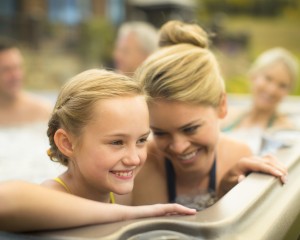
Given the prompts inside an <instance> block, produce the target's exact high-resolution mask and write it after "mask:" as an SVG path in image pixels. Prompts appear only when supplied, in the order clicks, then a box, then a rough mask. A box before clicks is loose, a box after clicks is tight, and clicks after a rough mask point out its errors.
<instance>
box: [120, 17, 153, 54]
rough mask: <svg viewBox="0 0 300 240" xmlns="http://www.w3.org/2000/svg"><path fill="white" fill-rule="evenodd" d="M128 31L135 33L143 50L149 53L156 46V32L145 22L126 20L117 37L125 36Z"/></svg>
mask: <svg viewBox="0 0 300 240" xmlns="http://www.w3.org/2000/svg"><path fill="white" fill-rule="evenodd" d="M130 33H133V34H135V35H136V37H137V39H138V41H139V42H140V44H141V46H142V48H143V50H144V51H145V52H146V53H148V54H150V53H152V52H154V51H155V50H156V49H157V47H158V32H157V30H156V29H155V28H154V27H153V26H152V25H150V24H148V23H146V22H126V23H124V24H122V25H121V27H120V29H119V37H121V36H126V35H128V34H130Z"/></svg>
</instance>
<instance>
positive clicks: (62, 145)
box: [54, 128, 74, 157]
mask: <svg viewBox="0 0 300 240" xmlns="http://www.w3.org/2000/svg"><path fill="white" fill-rule="evenodd" d="M54 142H55V145H56V146H57V148H58V149H59V151H60V152H61V153H62V154H64V155H65V156H66V157H71V156H72V155H73V152H74V149H73V145H72V139H71V137H70V135H69V134H68V133H67V132H66V131H65V130H64V129H61V128H59V129H58V130H57V131H56V132H55V134H54Z"/></svg>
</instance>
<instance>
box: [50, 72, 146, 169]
mask: <svg viewBox="0 0 300 240" xmlns="http://www.w3.org/2000/svg"><path fill="white" fill-rule="evenodd" d="M135 95H143V91H142V88H141V87H140V86H139V84H138V83H136V82H134V81H132V79H131V78H128V77H126V76H124V75H121V74H117V73H113V72H109V71H106V70H97V69H92V70H87V71H84V72H82V73H80V74H78V75H76V76H75V77H73V78H72V79H71V80H70V81H68V82H67V83H66V84H65V85H64V86H63V87H62V89H61V91H60V93H59V95H58V98H57V101H56V104H55V106H54V110H53V112H52V116H51V118H50V120H49V123H48V131H47V135H48V137H49V142H50V149H49V150H48V155H49V157H50V159H51V160H53V161H57V162H60V163H61V164H63V165H65V166H67V165H68V158H67V157H66V156H65V155H64V154H62V153H61V152H60V151H59V149H58V147H57V146H56V144H55V142H54V134H55V132H56V131H57V130H58V129H59V128H63V129H64V130H65V131H67V132H69V133H71V134H72V135H73V136H76V137H78V136H80V134H81V132H82V129H83V128H84V127H85V126H86V125H87V124H88V122H89V121H90V119H91V118H92V116H93V107H94V104H95V103H96V102H97V101H99V100H101V99H109V98H114V97H123V96H135Z"/></svg>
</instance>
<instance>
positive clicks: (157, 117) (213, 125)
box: [133, 21, 287, 209]
mask: <svg viewBox="0 0 300 240" xmlns="http://www.w3.org/2000/svg"><path fill="white" fill-rule="evenodd" d="M159 44H160V47H161V48H160V50H158V51H157V52H155V53H154V54H152V55H151V56H150V57H149V58H148V59H147V60H146V61H145V62H144V63H143V64H142V65H141V67H140V68H139V69H138V71H137V73H136V75H135V79H136V80H137V81H139V82H141V84H142V85H143V87H144V90H145V92H146V93H147V95H148V107H149V112H150V127H151V129H152V132H153V141H152V142H151V143H149V148H148V159H147V161H146V164H145V166H144V167H143V169H142V170H141V172H140V174H139V175H138V176H137V178H136V182H135V187H134V191H133V204H134V205H140V204H146V203H147V204H151V203H158V202H159V203H167V202H180V203H182V204H186V205H188V206H193V207H195V208H197V209H202V208H205V207H207V206H209V205H211V204H213V203H214V202H215V201H216V199H217V196H222V195H223V194H224V193H225V192H227V191H228V190H229V189H230V188H232V187H233V186H234V185H235V184H237V183H238V180H241V179H242V178H243V177H244V175H246V174H247V173H248V172H250V171H261V172H265V173H269V174H273V175H274V176H277V177H281V178H282V180H283V181H284V176H285V175H286V174H287V172H286V169H285V167H284V166H282V164H280V163H279V162H278V161H276V160H275V159H273V158H272V157H271V156H268V157H265V158H254V157H251V155H252V153H251V151H250V149H249V148H248V147H247V146H246V145H244V144H241V143H239V142H236V141H234V140H231V139H229V138H228V137H226V136H224V135H222V134H220V132H219V123H220V120H221V119H223V118H224V117H225V116H226V113H227V103H226V94H225V88H224V82H223V79H222V77H221V74H220V72H219V67H218V64H217V61H216V59H215V57H214V55H213V54H212V53H211V52H210V51H209V50H208V48H207V47H208V38H207V35H206V33H205V32H204V31H203V30H202V29H201V28H200V27H199V26H197V25H193V24H184V23H181V22H178V21H170V22H168V23H166V24H165V25H164V26H163V27H162V29H161V31H160V42H159ZM222 179H223V180H222ZM221 180H222V181H221Z"/></svg>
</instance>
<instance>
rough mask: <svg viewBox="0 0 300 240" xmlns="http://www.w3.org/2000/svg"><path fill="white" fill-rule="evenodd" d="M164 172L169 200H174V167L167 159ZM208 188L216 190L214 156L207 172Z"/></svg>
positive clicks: (212, 190) (172, 201)
mask: <svg viewBox="0 0 300 240" xmlns="http://www.w3.org/2000/svg"><path fill="white" fill-rule="evenodd" d="M165 166H166V172H167V188H168V199H169V202H171V203H174V202H176V176H175V171H174V167H173V165H172V163H171V161H170V160H169V159H166V160H165ZM208 190H209V191H211V192H214V193H215V192H216V157H215V158H214V162H213V165H212V167H211V169H210V172H209V184H208Z"/></svg>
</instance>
